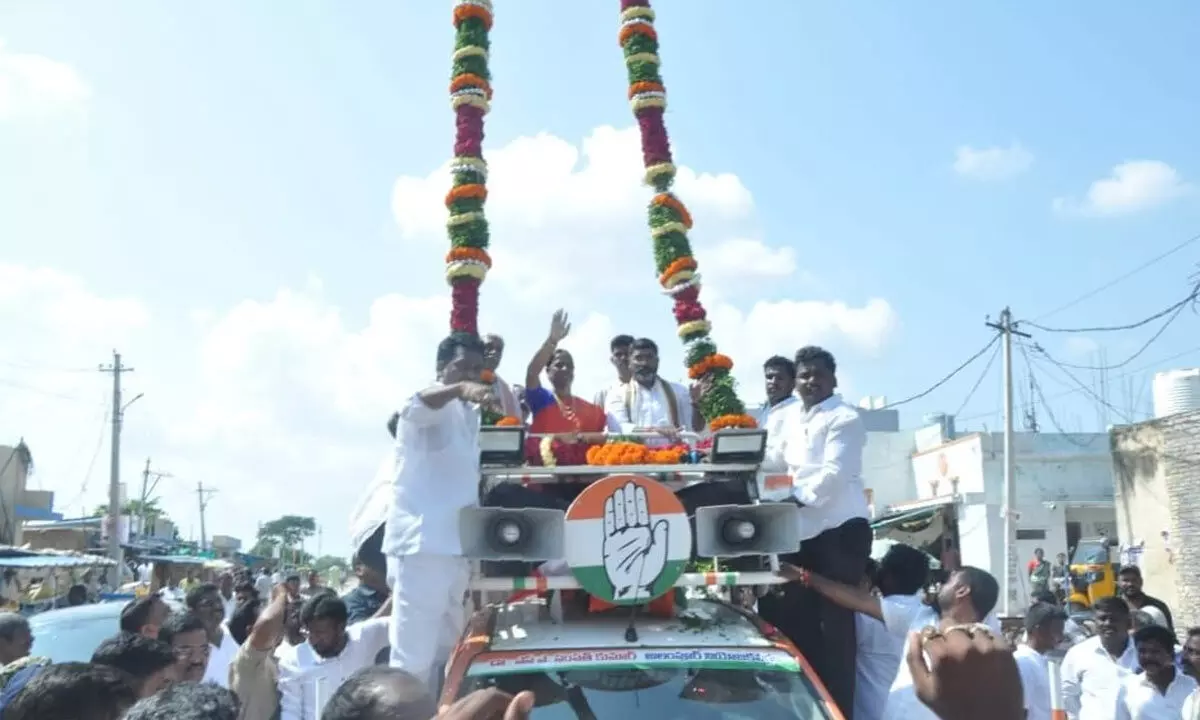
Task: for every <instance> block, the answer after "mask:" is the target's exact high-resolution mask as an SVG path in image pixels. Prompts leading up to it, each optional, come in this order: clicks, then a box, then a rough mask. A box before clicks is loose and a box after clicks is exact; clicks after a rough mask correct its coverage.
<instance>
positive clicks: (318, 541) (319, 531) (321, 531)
mask: <svg viewBox="0 0 1200 720" xmlns="http://www.w3.org/2000/svg"><path fill="white" fill-rule="evenodd" d="M324 535H325V531H324V530H323V529H321V526H320V525H318V526H317V557H321V538H322V537H323V536H324Z"/></svg>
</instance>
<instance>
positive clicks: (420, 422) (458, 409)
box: [383, 334, 495, 694]
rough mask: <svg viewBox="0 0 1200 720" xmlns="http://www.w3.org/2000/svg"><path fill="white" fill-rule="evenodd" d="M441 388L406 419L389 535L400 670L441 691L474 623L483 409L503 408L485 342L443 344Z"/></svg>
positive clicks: (394, 659) (465, 339) (395, 663)
mask: <svg viewBox="0 0 1200 720" xmlns="http://www.w3.org/2000/svg"><path fill="white" fill-rule="evenodd" d="M436 368H437V383H436V384H435V385H433V386H432V387H429V388H426V389H425V390H422V391H421V392H419V393H417V394H416V395H413V396H412V397H411V398H409V399H408V401H407V402H406V403H405V404H404V407H403V408H401V410H400V412H399V419H398V421H397V427H396V466H395V468H396V470H395V479H394V480H393V481H392V492H393V502H392V510H391V514H390V515H389V517H388V521H387V527H386V530H385V531H384V541H383V551H384V553H385V554H386V555H387V569H388V573H387V574H388V580H389V582H391V584H392V598H393V601H392V626H391V646H392V650H391V665H392V667H396V668H400V669H402V670H405V671H407V672H408V673H410V674H411V675H413V676H414V677H416V678H418V679H419V680H421V681H422V682H423V683H425V684H426V685H427V686H428V687H429V688H430V691H431V692H433V693H434V694H436V693H437V692H438V689H439V688H438V683H437V682H435V678H434V670H435V668H436V667H437V666H438V665H439V664H440V663H444V662H445V661H446V660H447V659H448V658H449V656H450V652H451V651H452V650H453V648H454V644H455V643H456V642H457V641H458V637H459V635H461V634H462V631H463V627H464V625H465V623H466V613H465V609H464V608H463V598H464V595H465V594H466V591H467V586H468V584H469V582H470V578H471V568H470V564H469V563H468V561H467V560H466V558H464V557H463V556H462V547H461V544H460V542H459V539H458V516H459V512H460V511H461V510H462V509H463V508H464V507H468V506H471V505H477V504H478V502H479V495H478V488H479V425H480V408H481V407H492V406H494V405H495V398H494V397H493V395H492V390H491V388H490V387H488V386H486V385H484V384H482V383H481V382H480V375H481V373H482V372H483V369H484V361H483V343H482V342H481V341H480V340H479V338H477V337H475V336H473V335H464V334H454V335H451V336H450V337H448V338H446V339H445V340H443V341H442V342H441V343H440V344H438V348H437V363H436Z"/></svg>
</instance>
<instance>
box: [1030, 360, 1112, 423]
mask: <svg viewBox="0 0 1200 720" xmlns="http://www.w3.org/2000/svg"><path fill="white" fill-rule="evenodd" d="M1022 345H1024V343H1022ZM1030 349H1031V350H1033V351H1034V352H1035V353H1037V354H1038V355H1039V356H1040V357H1041V358H1044V359H1045V360H1046V361H1048V362H1049V363H1050V364H1051V365H1053V366H1055V367H1056V368H1058V369H1059V371H1060V372H1062V374H1064V375H1066V376H1067V378H1068V379H1070V381H1071V382H1072V383H1073V384H1074V385H1075V386H1076V387H1078V388H1079V389H1080V390H1081V391H1083V392H1084V393H1085V394H1087V395H1088V396H1089V397H1091V398H1092V399H1093V400H1095V401H1096V402H1097V403H1099V404H1101V405H1103V406H1104V407H1106V408H1108V409H1109V410H1111V411H1113V412H1114V413H1116V414H1117V415H1118V416H1120V417H1121V418H1122V419H1123V420H1124V421H1125V422H1127V423H1133V422H1134V421H1133V418H1131V417H1130V416H1129V414H1128V413H1126V412H1125V411H1123V410H1120V409H1119V408H1117V407H1115V406H1114V405H1113V404H1112V403H1110V402H1109V401H1107V400H1105V399H1104V398H1102V397H1100V396H1099V395H1098V394H1096V391H1095V390H1093V389H1091V388H1090V387H1088V386H1087V384H1086V383H1084V382H1083V381H1082V380H1080V379H1079V378H1077V377H1075V375H1074V374H1073V373H1072V372H1071V371H1070V370H1069V369H1068V366H1066V365H1064V364H1063V363H1060V362H1059V361H1058V360H1056V359H1055V358H1054V356H1052V355H1051V354H1050V353H1048V352H1046V351H1045V349H1044V348H1042V347H1041V346H1039V345H1037V344H1036V343H1034V344H1033V345H1030Z"/></svg>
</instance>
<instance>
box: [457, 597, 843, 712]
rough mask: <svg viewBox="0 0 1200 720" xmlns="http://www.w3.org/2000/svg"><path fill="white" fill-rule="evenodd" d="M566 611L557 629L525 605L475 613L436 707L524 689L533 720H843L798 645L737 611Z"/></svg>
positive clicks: (693, 605)
mask: <svg viewBox="0 0 1200 720" xmlns="http://www.w3.org/2000/svg"><path fill="white" fill-rule="evenodd" d="M565 612H566V613H567V618H566V619H565V621H564V622H556V621H555V620H553V619H552V618H551V614H552V613H551V609H550V608H549V607H548V604H547V603H546V602H544V601H542V600H533V601H525V602H519V603H511V604H505V605H501V606H498V607H494V608H489V609H487V610H485V611H483V612H481V613H479V614H477V615H476V616H475V618H474V621H473V622H472V624H471V626H470V627H469V629H468V631H467V633H466V638H465V640H464V642H463V643H462V644H461V645H460V646H459V648H458V651H457V652H456V653H455V655H454V656H453V658H452V659H451V662H450V665H449V668H448V673H447V677H446V685H445V692H444V694H443V702H450V701H453V700H454V699H457V698H459V697H462V696H464V695H466V694H469V693H471V692H473V691H475V690H479V689H482V688H487V687H497V688H500V689H501V690H504V691H505V692H509V693H514V694H515V693H518V692H521V691H525V690H529V691H532V692H533V693H534V694H535V696H536V697H537V705H536V706H535V708H534V711H533V715H532V717H533V718H534V720H557V719H558V718H561V719H562V720H579V719H581V718H622V719H623V720H641V719H642V718H646V719H651V718H652V719H653V720H672V719H674V718H679V719H680V720H682V719H684V718H687V719H689V720H691V719H692V718H755V719H756V720H758V719H761V720H771V719H772V718H805V719H811V720H818V719H819V720H826V719H832V718H840V717H841V715H840V714H839V713H838V712H837V710H836V709H835V705H834V704H833V702H832V700H830V698H829V696H828V695H827V694H826V692H825V690H824V688H823V687H822V685H821V683H820V681H819V680H818V679H817V678H816V676H815V675H814V674H813V672H812V670H811V668H809V666H808V663H807V662H806V661H805V659H804V658H803V657H801V655H800V653H799V652H798V651H797V650H796V649H795V647H793V646H792V644H791V643H790V642H788V641H787V639H786V638H784V637H783V636H782V635H780V634H779V632H778V631H776V630H775V629H774V628H772V627H770V626H769V625H767V624H765V623H763V622H762V621H761V620H760V619H758V618H757V617H756V616H755V615H753V614H751V613H749V612H748V611H746V610H743V609H741V608H739V607H736V606H734V605H730V604H728V603H725V602H722V601H718V600H708V599H706V600H692V601H689V602H688V604H687V606H686V607H682V608H679V609H678V610H677V612H676V613H675V614H674V616H673V617H669V618H656V617H648V616H645V615H640V614H639V615H636V616H631V615H630V613H629V612H628V610H627V609H625V610H610V611H607V612H605V613H602V614H599V615H596V614H586V613H585V614H579V615H575V616H572V615H571V613H572V610H570V609H567V610H565ZM630 629H632V631H633V635H635V636H636V640H635V641H634V642H629V641H627V640H626V634H627V632H628V631H629V630H630Z"/></svg>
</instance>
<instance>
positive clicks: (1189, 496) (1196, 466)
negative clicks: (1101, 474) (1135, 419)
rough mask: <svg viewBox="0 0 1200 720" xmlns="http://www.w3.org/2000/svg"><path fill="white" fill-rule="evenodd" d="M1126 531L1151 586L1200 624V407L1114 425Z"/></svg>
mask: <svg viewBox="0 0 1200 720" xmlns="http://www.w3.org/2000/svg"><path fill="white" fill-rule="evenodd" d="M1112 467H1113V475H1114V478H1115V504H1116V514H1117V532H1118V539H1119V540H1120V542H1121V543H1122V544H1123V545H1140V546H1141V547H1142V551H1141V554H1140V557H1139V558H1138V564H1139V565H1140V567H1141V569H1142V575H1143V577H1144V578H1145V591H1146V592H1147V593H1148V594H1150V595H1153V596H1154V597H1157V598H1159V599H1160V600H1162V601H1163V602H1165V603H1167V605H1168V606H1169V607H1170V608H1171V612H1172V613H1173V614H1174V615H1175V626H1176V627H1177V628H1186V627H1192V626H1195V625H1197V624H1200V553H1196V552H1194V551H1193V552H1182V549H1183V548H1192V549H1194V548H1197V547H1200V411H1196V412H1189V413H1180V414H1178V415H1170V416H1168V417H1165V418H1159V419H1156V420H1150V421H1148V422H1144V423H1139V424H1137V425H1130V426H1125V427H1119V428H1115V429H1114V430H1113V432H1112Z"/></svg>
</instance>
